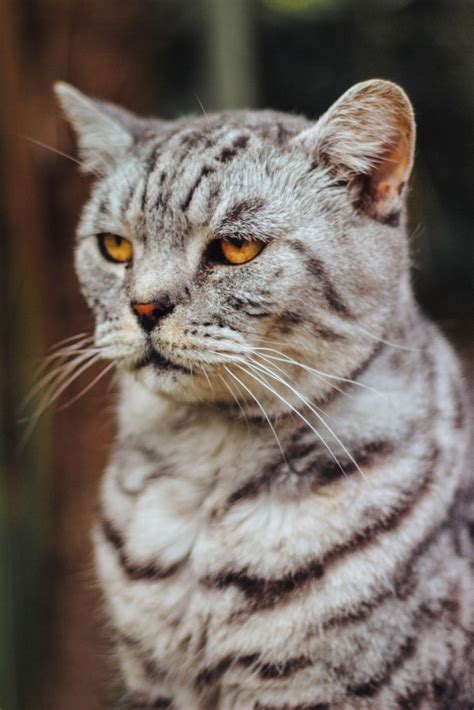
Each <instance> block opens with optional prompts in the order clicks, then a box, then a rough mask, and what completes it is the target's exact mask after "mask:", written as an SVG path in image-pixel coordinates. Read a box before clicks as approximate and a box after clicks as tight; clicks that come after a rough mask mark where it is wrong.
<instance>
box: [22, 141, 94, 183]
mask: <svg viewBox="0 0 474 710" xmlns="http://www.w3.org/2000/svg"><path fill="white" fill-rule="evenodd" d="M22 138H24V139H25V140H27V141H29V142H30V143H34V144H35V145H38V146H39V147H40V148H45V149H46V150H50V151H51V153H56V155H60V156H61V157H62V158H67V159H68V160H70V161H72V162H73V163H76V165H79V166H80V167H81V168H85V165H84V163H83V162H81V161H80V160H78V159H77V158H74V157H73V156H72V155H69V153H65V152H64V151H63V150H59V148H54V147H53V146H52V145H48V144H47V143H42V142H41V141H39V140H36V138H30V136H22ZM88 172H92V173H93V174H94V175H95V176H96V177H97V178H100V177H101V176H100V174H99V173H97V172H94V171H93V170H90V169H88Z"/></svg>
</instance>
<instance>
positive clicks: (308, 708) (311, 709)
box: [254, 702, 330, 710]
mask: <svg viewBox="0 0 474 710" xmlns="http://www.w3.org/2000/svg"><path fill="white" fill-rule="evenodd" d="M254 710H330V706H329V705H328V703H299V705H288V704H287V703H285V705H262V704H261V703H259V702H257V703H256V705H254Z"/></svg>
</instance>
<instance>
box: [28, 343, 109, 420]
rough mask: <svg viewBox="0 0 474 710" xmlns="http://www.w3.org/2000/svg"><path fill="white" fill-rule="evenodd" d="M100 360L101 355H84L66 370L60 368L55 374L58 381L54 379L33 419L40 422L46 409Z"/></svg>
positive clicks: (67, 366)
mask: <svg viewBox="0 0 474 710" xmlns="http://www.w3.org/2000/svg"><path fill="white" fill-rule="evenodd" d="M100 359H101V354H100V353H98V354H93V355H83V356H81V357H80V358H76V360H74V361H73V362H72V363H67V365H66V368H65V369H62V368H58V371H55V372H54V374H55V375H56V379H54V378H53V382H52V384H51V386H50V387H49V388H48V390H47V391H46V392H45V394H44V395H43V396H42V398H41V400H40V402H39V404H38V407H37V408H36V410H35V412H34V414H33V416H32V419H33V420H38V419H39V417H40V416H41V414H42V413H43V412H44V411H45V409H47V407H49V406H50V405H51V404H53V402H55V401H56V400H57V399H58V397H60V395H61V394H62V393H63V392H64V390H65V389H66V388H67V387H69V385H70V384H72V382H74V381H75V380H76V379H77V378H78V377H79V376H80V375H81V374H82V373H83V372H84V371H85V370H87V369H88V368H89V367H90V366H91V365H93V364H94V363H96V362H98V361H99V360H100Z"/></svg>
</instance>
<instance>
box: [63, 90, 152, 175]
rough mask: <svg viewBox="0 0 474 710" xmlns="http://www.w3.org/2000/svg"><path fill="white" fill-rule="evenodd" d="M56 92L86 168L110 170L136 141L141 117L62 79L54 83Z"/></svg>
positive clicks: (88, 170) (90, 169)
mask: <svg viewBox="0 0 474 710" xmlns="http://www.w3.org/2000/svg"><path fill="white" fill-rule="evenodd" d="M54 92H55V94H56V96H57V98H58V101H59V103H60V105H61V108H62V110H63V111H64V113H65V115H66V118H67V119H68V121H69V122H70V124H71V126H72V127H73V129H74V131H75V133H76V135H77V141H78V148H79V156H80V158H81V167H82V170H83V171H84V172H92V173H95V174H98V175H102V174H104V173H106V172H107V171H108V170H109V169H110V168H111V167H113V165H114V164H115V163H116V162H117V160H118V159H120V157H122V156H123V155H124V153H125V152H126V151H127V149H128V148H130V146H131V145H132V144H133V142H134V137H135V133H136V128H137V126H138V125H139V124H140V119H139V118H138V117H136V116H134V115H133V114H131V113H129V112H128V111H125V110H124V109H122V108H119V107H118V106H115V105H114V104H110V103H107V102H105V101H98V100H96V99H91V98H90V97H89V96H86V95H85V94H82V93H81V92H80V91H78V90H77V89H75V88H74V87H73V86H71V85H70V84H66V83H65V82H62V81H59V82H57V83H56V84H55V85H54Z"/></svg>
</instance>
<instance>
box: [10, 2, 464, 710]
mask: <svg viewBox="0 0 474 710" xmlns="http://www.w3.org/2000/svg"><path fill="white" fill-rule="evenodd" d="M473 30H474V4H473V3H472V2H471V0H372V1H371V2H370V1H366V0H193V1H192V2H191V1H189V0H133V1H129V2H124V1H122V2H120V1H119V0H2V1H1V2H0V82H1V84H0V86H1V93H0V97H1V99H0V128H1V130H0V175H1V184H2V189H1V191H0V230H1V235H0V296H1V304H2V307H1V309H0V338H1V351H0V358H1V359H0V392H1V398H0V507H1V517H0V535H1V537H0V580H1V582H0V707H1V709H2V710H19V709H21V710H23V708H28V709H30V708H32V709H33V710H39V709H43V708H44V709H47V710H93V709H96V708H105V707H114V700H113V693H114V690H113V682H112V683H111V680H112V675H111V671H110V668H109V667H108V663H107V661H108V656H109V650H108V647H107V641H106V636H107V635H106V633H104V631H103V622H102V617H101V613H100V597H99V594H98V591H97V588H96V586H95V582H94V576H93V573H92V567H91V549H90V535H89V530H90V526H91V521H92V519H93V515H94V508H95V501H96V495H97V487H98V481H99V477H100V475H101V470H102V468H103V466H104V462H105V459H106V455H107V449H108V446H109V442H110V440H111V437H112V436H113V416H112V411H113V399H114V395H113V387H111V386H110V382H107V381H105V382H104V381H102V382H100V383H99V384H98V385H97V386H96V387H95V388H94V389H92V390H91V391H90V392H88V393H87V394H85V395H84V397H83V398H81V399H80V400H79V401H77V402H76V403H74V404H73V405H72V406H71V407H70V408H65V409H61V407H62V406H63V405H64V404H65V403H67V400H69V399H70V398H71V397H74V396H76V395H77V394H79V393H80V391H81V390H82V389H84V388H85V387H86V386H87V384H88V383H89V382H91V380H92V379H93V377H95V376H96V374H97V373H98V372H99V370H98V371H94V372H92V374H91V373H90V372H89V373H87V375H86V376H85V377H80V378H78V380H77V381H76V382H74V384H73V385H71V387H70V390H69V391H68V392H67V393H65V396H63V398H62V400H61V401H60V402H59V404H58V405H56V406H55V407H54V408H53V409H52V410H51V411H49V412H46V413H45V415H44V416H43V417H42V419H41V420H40V422H39V423H38V425H37V427H36V429H35V430H34V431H33V432H32V434H31V435H30V436H29V438H28V439H27V441H26V442H24V441H23V442H22V435H23V433H24V425H22V423H21V417H22V412H21V411H20V409H19V402H21V400H22V399H23V397H24V395H25V393H27V392H28V390H29V389H30V388H31V386H32V383H33V382H34V380H35V374H34V371H35V368H36V366H37V364H38V363H39V362H41V360H42V359H43V358H44V357H45V355H46V353H47V351H48V348H50V347H51V346H52V345H53V344H55V343H56V342H57V341H59V340H61V339H63V338H67V337H69V336H72V335H74V334H76V333H79V332H83V331H86V332H88V331H90V330H91V325H92V322H91V319H90V317H89V315H88V313H87V311H86V308H85V304H84V303H83V301H82V298H81V296H80V295H79V292H78V287H77V283H76V279H75V275H74V272H73V268H72V245H73V233H74V225H75V222H76V220H77V217H78V213H79V209H80V206H81V204H82V203H83V201H84V199H85V197H86V195H87V192H88V188H89V185H88V180H87V178H85V177H81V176H79V175H78V174H77V171H76V168H77V166H76V165H75V164H74V163H73V162H72V161H71V160H68V159H67V158H65V157H63V156H61V155H59V154H57V153H55V152H54V150H59V151H61V152H64V153H69V154H74V143H73V140H72V137H71V134H70V132H69V129H68V128H67V127H66V126H65V125H64V123H63V122H62V120H61V118H60V116H59V113H58V110H57V108H56V106H55V103H54V100H53V96H52V91H51V87H52V84H53V82H54V81H55V80H57V79H65V80H67V81H69V82H71V83H73V84H75V85H77V86H78V87H79V88H80V89H81V90H83V91H85V92H89V93H91V94H93V95H97V96H99V97H102V98H106V99H109V100H113V101H117V102H119V103H122V104H124V105H125V106H127V107H128V108H130V109H133V110H135V111H137V112H143V113H146V114H153V113H157V114H159V115H160V116H162V117H167V118H171V117H175V116H177V115H179V114H181V113H185V112H186V113H200V112H201V110H202V109H201V107H204V108H205V110H206V111H212V110H216V109H221V108H233V107H243V106H252V107H257V108H258V107H269V108H274V109H279V110H284V111H291V112H296V113H304V114H307V115H308V116H311V117H317V116H318V115H319V114H320V113H322V112H323V111H324V110H325V109H326V108H327V107H328V106H329V105H330V104H331V103H332V102H333V101H334V100H335V99H336V98H337V97H338V96H339V95H340V94H341V93H342V92H344V91H345V90H346V89H347V88H348V87H349V86H350V85H351V84H353V83H355V82H357V81H360V80H363V79H368V78H373V77H383V78H387V79H392V80H394V81H397V82H399V83H400V84H401V85H402V86H403V87H404V88H405V89H406V91H407V92H408V94H409V96H410V97H411V99H412V101H413V103H414V106H415V110H416V114H417V119H418V148H417V158H416V168H415V174H414V178H413V180H412V190H411V194H410V203H411V217H410V234H411V239H412V248H413V261H414V276H413V277H414V283H415V287H416V290H417V292H418V296H419V299H420V300H421V302H422V304H423V307H424V308H425V310H427V311H428V312H429V313H430V314H431V315H432V316H434V317H435V318H436V319H437V320H438V321H439V322H440V323H441V325H442V327H443V328H444V329H445V331H446V332H447V333H448V334H449V335H450V337H451V339H452V340H453V341H454V342H455V344H456V346H457V347H458V349H459V351H460V353H461V355H462V356H463V359H464V362H465V365H466V368H467V370H468V371H470V372H471V374H472V357H471V356H470V355H472V352H473V340H474V338H473V324H474V319H473V313H474V311H473V305H474V283H473V272H474V270H473V267H474V243H473V239H472V233H471V232H472V221H471V216H472V209H471V208H472V204H473V194H472V186H473V184H474V179H473V178H474V176H473V173H472V162H471V160H470V158H471V147H472V143H471V140H472V130H471V128H472V122H473V117H474V97H473V91H472V88H473V86H474V81H473V79H474V77H473V73H474V64H473V54H472V49H471V45H472V37H473ZM29 139H34V140H35V141H38V142H39V143H42V144H45V145H47V146H51V148H52V149H54V150H50V149H47V148H45V147H43V146H41V145H39V144H38V143H32V142H31V141H30V140H29ZM471 382H472V380H471Z"/></svg>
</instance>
